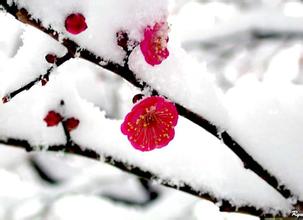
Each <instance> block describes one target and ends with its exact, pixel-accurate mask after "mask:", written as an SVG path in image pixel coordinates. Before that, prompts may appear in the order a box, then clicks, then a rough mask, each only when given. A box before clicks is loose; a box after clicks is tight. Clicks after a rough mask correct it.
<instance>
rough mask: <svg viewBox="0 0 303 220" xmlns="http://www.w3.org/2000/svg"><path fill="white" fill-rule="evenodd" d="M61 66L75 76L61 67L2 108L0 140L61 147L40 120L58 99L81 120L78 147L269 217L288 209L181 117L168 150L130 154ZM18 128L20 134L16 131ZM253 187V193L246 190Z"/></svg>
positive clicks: (116, 123)
mask: <svg viewBox="0 0 303 220" xmlns="http://www.w3.org/2000/svg"><path fill="white" fill-rule="evenodd" d="M65 65H73V66H74V70H73V71H71V72H72V73H75V72H76V71H77V69H78V67H77V66H78V65H79V64H77V63H76V62H70V63H67V64H64V65H63V66H62V68H61V67H59V68H58V70H57V71H58V73H56V74H55V75H54V76H52V77H51V78H50V82H49V83H48V84H47V86H46V87H40V86H39V87H38V86H37V87H35V88H33V89H31V90H30V91H29V92H25V93H22V94H20V95H19V96H18V97H16V98H15V99H13V100H11V102H9V103H7V104H5V105H3V107H2V108H1V112H0V121H1V123H0V126H1V127H0V131H1V133H0V135H1V136H3V137H13V138H16V139H25V138H26V139H27V140H29V142H30V143H31V144H33V145H36V146H40V145H52V144H60V143H61V144H64V143H65V139H64V136H63V131H62V127H61V126H58V127H52V128H47V127H46V125H45V123H44V122H43V120H42V119H43V116H44V115H45V114H46V112H47V111H48V110H49V109H53V108H56V107H58V103H59V101H60V100H61V99H63V100H64V102H65V105H64V107H63V109H62V114H64V115H66V116H68V117H76V118H78V119H79V120H80V125H79V127H78V128H77V129H76V130H75V131H73V132H72V134H71V135H72V139H73V140H74V141H75V142H76V143H78V144H79V145H80V146H82V147H83V148H88V149H93V150H95V151H96V152H99V153H100V154H101V155H112V156H114V157H115V158H116V159H117V160H120V161H123V162H126V163H128V164H130V165H134V166H139V167H141V168H142V169H143V170H146V171H150V172H153V173H155V174H156V175H158V176H159V177H160V178H161V179H163V180H170V181H171V182H172V183H174V184H177V185H179V184H181V185H182V183H186V184H189V185H190V186H192V187H193V189H196V190H200V191H202V192H205V191H206V192H210V194H211V195H214V196H216V197H218V198H220V199H228V200H230V201H231V202H232V203H233V204H234V205H237V206H241V205H254V206H256V207H258V208H262V209H264V210H266V211H269V212H271V211H273V210H272V209H271V208H273V209H276V210H284V211H286V210H287V209H288V208H289V204H288V202H287V201H286V200H284V199H283V198H282V197H281V196H280V195H279V194H278V193H277V192H275V191H274V190H273V189H272V188H271V187H269V186H268V185H267V184H265V183H264V182H263V181H262V180H260V179H259V178H258V177H257V176H256V175H255V174H253V173H252V172H250V171H247V170H245V169H244V168H243V165H242V163H241V162H240V160H239V159H238V158H237V157H236V156H235V155H234V154H233V153H232V152H231V151H230V150H228V148H226V147H225V146H224V145H223V144H222V143H221V142H220V141H218V140H217V139H216V138H215V137H213V136H212V135H210V134H208V133H207V132H205V131H204V130H203V129H201V128H200V127H198V126H197V125H195V124H193V123H191V122H189V121H187V120H186V119H183V118H180V120H179V125H178V126H177V128H176V137H175V139H174V140H173V141H172V142H171V143H170V145H169V146H168V147H166V148H164V149H161V150H157V151H153V152H150V153H146V154H142V153H141V152H138V151H136V150H134V149H133V148H132V147H131V145H130V144H129V142H128V141H127V139H126V138H125V137H124V136H123V135H122V133H121V132H120V125H121V123H122V121H120V120H110V119H106V118H105V116H104V113H103V112H100V110H99V109H98V108H97V107H95V106H93V105H92V103H89V102H87V101H85V100H83V99H81V98H80V96H79V95H78V94H77V92H76V90H75V89H74V87H73V85H72V81H69V84H67V83H64V82H67V81H68V79H69V78H70V74H71V72H69V73H67V74H64V73H63V72H60V70H61V69H65V67H64V66H65ZM70 68H71V67H70ZM80 71H81V69H80ZM74 80H75V79H74ZM80 80H81V78H80ZM63 88H64V89H63ZM59 91H60V92H59ZM54 94H55V95H54ZM29 103H30V105H29ZM22 105H24V106H27V107H26V108H27V111H28V112H24V111H21V110H20V106H22ZM17 106H18V107H17ZM24 108H25V107H24ZM21 109H23V108H22V107H21ZM25 114H26V117H24V116H25ZM9 115H14V117H9ZM37 118H38V119H40V120H37ZM17 124H18V127H19V129H15V127H16V125H17ZM29 126H30V127H31V129H28V127H29ZM209 167H212V169H209ZM197 168H198V169H197ZM252 188H254V190H250V191H248V190H247V189H252Z"/></svg>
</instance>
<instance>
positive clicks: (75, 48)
mask: <svg viewBox="0 0 303 220" xmlns="http://www.w3.org/2000/svg"><path fill="white" fill-rule="evenodd" d="M1 5H2V6H3V7H4V8H5V9H6V11H7V12H8V13H10V14H12V15H13V16H14V17H15V18H17V19H18V20H19V21H21V22H23V23H26V24H29V25H32V26H34V27H36V28H38V29H40V30H41V31H43V32H44V33H46V34H48V35H50V36H51V37H52V38H54V39H55V40H57V41H59V35H60V34H59V33H58V32H56V31H55V30H53V29H51V28H45V27H43V26H42V25H41V22H40V21H37V20H31V18H30V15H29V13H28V12H27V11H26V10H25V9H20V10H19V9H18V8H17V6H16V5H14V4H13V5H11V6H9V5H8V4H7V3H6V1H5V2H4V3H0V6H1ZM59 42H61V43H62V45H64V46H65V47H66V48H67V50H68V53H69V54H70V56H72V57H73V56H75V55H76V54H77V57H80V58H82V59H85V60H88V61H90V62H92V63H94V64H96V65H98V66H101V67H103V68H105V69H107V70H110V71H112V72H113V73H115V74H117V75H119V76H120V77H122V78H123V79H125V80H127V81H128V82H130V83H131V84H133V85H134V86H136V87H138V88H140V89H144V88H146V87H150V86H149V85H148V84H147V83H139V82H138V80H137V79H136V77H135V75H134V73H133V72H132V71H131V70H130V69H129V67H128V65H127V64H126V65H125V66H121V65H119V64H116V63H113V62H110V61H109V62H108V61H106V62H103V59H102V58H101V57H98V56H96V55H95V54H93V53H92V52H90V51H88V50H86V49H83V48H81V47H80V46H79V45H77V44H76V43H75V42H73V41H71V40H70V39H67V38H65V39H63V41H59ZM153 93H154V94H158V92H157V91H155V90H153ZM176 107H177V109H178V112H179V114H180V115H182V116H184V117H185V118H187V119H189V120H190V121H192V122H194V123H196V124H197V125H199V126H200V127H202V128H204V129H205V130H207V131H208V132H209V133H211V134H213V135H214V136H215V137H217V138H219V139H221V140H222V141H223V142H224V143H225V145H226V146H227V147H229V148H230V149H231V150H232V151H233V152H234V153H235V154H236V155H237V156H238V157H239V158H240V159H241V160H242V162H243V163H244V166H245V168H247V169H250V170H252V171H253V172H254V173H256V174H257V175H258V176H259V177H260V178H262V179H263V180H264V181H266V182H267V183H268V184H269V185H271V186H272V187H273V188H274V189H276V190H277V191H278V192H279V193H280V194H281V195H283V196H284V197H285V198H289V197H293V196H294V195H293V194H292V193H291V192H290V190H289V189H287V187H285V186H281V185H279V181H278V180H277V179H276V178H275V177H274V176H273V175H271V174H270V173H269V172H268V171H267V170H265V169H264V168H263V167H262V166H261V165H260V164H259V163H258V162H257V161H255V160H254V159H253V158H252V157H251V156H250V155H249V154H248V153H247V152H246V151H245V150H244V149H243V148H242V147H241V146H240V145H239V144H238V143H237V142H236V141H235V140H234V139H233V138H232V137H231V136H230V135H229V134H228V133H227V132H226V131H224V132H223V133H220V132H219V131H220V129H219V128H218V127H216V126H215V125H213V124H212V123H210V122H209V121H208V120H206V119H205V118H203V117H201V116H200V115H198V114H196V113H194V112H192V111H191V110H189V109H187V108H185V107H183V106H181V105H180V104H178V103H176ZM1 143H4V144H11V145H16V146H21V147H23V148H25V149H27V150H28V151H31V150H33V149H32V147H31V146H30V145H29V144H28V143H27V142H26V141H18V140H14V139H10V140H8V141H1ZM49 150H51V151H62V150H63V151H66V152H69V153H75V154H78V155H82V156H86V157H90V158H93V159H100V157H99V156H98V155H97V154H96V153H95V152H93V151H90V150H85V151H83V150H81V148H80V147H79V146H77V145H74V146H65V145H64V146H63V145H62V146H53V147H50V148H49ZM104 160H105V162H107V163H110V164H112V165H114V166H116V167H118V168H120V169H122V170H125V171H131V172H132V173H133V174H136V175H138V176H143V177H145V178H149V179H152V178H155V179H157V177H155V175H153V174H152V173H149V172H145V171H142V170H140V168H137V167H136V168H132V169H131V170H129V168H128V165H125V164H124V163H121V162H119V161H116V160H115V159H114V158H112V157H110V156H104ZM112 161H113V162H112ZM158 179H159V178H158ZM163 184H164V185H168V186H170V187H175V188H177V187H176V186H171V185H170V184H168V183H163ZM178 188H179V187H178ZM181 190H182V191H185V192H188V193H190V194H194V195H200V194H201V192H196V191H194V190H192V189H191V187H190V186H188V185H185V186H184V187H182V189H181ZM201 195H202V196H203V197H205V198H208V199H210V200H212V201H216V200H215V199H214V198H213V197H212V196H210V195H208V194H205V193H202V194H201ZM224 204H225V205H224V207H225V208H223V210H225V209H226V207H230V210H234V209H233V206H232V205H230V203H229V202H225V203H224ZM227 204H229V205H227ZM244 209H245V208H244ZM250 209H252V208H251V207H250V208H249V210H250ZM238 210H239V209H238ZM250 211H251V212H250V213H253V214H261V213H260V211H257V210H250Z"/></svg>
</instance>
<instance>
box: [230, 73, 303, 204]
mask: <svg viewBox="0 0 303 220" xmlns="http://www.w3.org/2000/svg"><path fill="white" fill-rule="evenodd" d="M302 98H303V87H302V86H295V85H293V84H291V83H289V82H282V83H281V82H279V83H269V82H267V83H266V82H264V83H260V82H258V81H257V80H253V79H252V78H250V77H247V78H243V79H242V80H240V81H239V82H238V85H237V86H236V87H234V88H233V89H231V90H230V91H229V92H228V93H227V94H226V102H227V108H228V109H229V117H230V120H231V121H232V123H230V125H229V126H230V127H229V129H228V130H229V132H230V133H231V135H232V136H233V137H235V138H236V139H237V140H238V141H239V143H240V144H242V146H243V147H244V148H245V150H247V152H248V153H250V154H251V155H253V156H254V158H256V160H257V161H259V162H260V163H261V164H262V165H263V166H264V167H265V168H267V169H268V170H269V171H270V172H271V173H273V174H274V175H275V176H277V177H278V178H279V180H280V182H281V184H285V185H286V186H288V187H289V188H290V189H291V190H292V191H293V192H294V193H295V194H296V195H298V196H299V198H300V199H302V198H303V194H302V193H303V188H302V184H300V183H302V181H303V179H302V177H303V176H302V175H300V174H301V173H302V172H303V162H302V160H301V158H302V156H303V151H302V143H303V138H302V135H301V131H302V129H303V119H302V114H301V112H302V108H303V102H302ZM269 155H270V156H269ZM282 161H283V162H282Z"/></svg>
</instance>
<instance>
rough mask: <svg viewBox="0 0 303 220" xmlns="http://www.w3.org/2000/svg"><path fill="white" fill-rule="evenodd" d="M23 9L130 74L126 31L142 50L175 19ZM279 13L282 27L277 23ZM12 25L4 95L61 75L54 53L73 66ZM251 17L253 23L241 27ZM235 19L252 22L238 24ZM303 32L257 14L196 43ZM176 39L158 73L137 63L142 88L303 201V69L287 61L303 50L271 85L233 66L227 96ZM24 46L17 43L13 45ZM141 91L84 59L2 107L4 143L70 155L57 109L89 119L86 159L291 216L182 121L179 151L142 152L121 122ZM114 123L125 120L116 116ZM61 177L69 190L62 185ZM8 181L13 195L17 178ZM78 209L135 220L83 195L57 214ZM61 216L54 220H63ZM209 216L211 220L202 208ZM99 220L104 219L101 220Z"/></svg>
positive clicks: (6, 38)
mask: <svg viewBox="0 0 303 220" xmlns="http://www.w3.org/2000/svg"><path fill="white" fill-rule="evenodd" d="M14 2H16V3H17V4H18V6H19V7H20V8H21V7H24V8H26V9H27V10H29V11H30V12H31V14H32V15H33V18H35V19H41V21H42V24H43V25H44V26H45V27H48V26H51V27H52V28H54V29H55V30H58V31H59V32H60V34H61V37H69V38H70V39H72V40H74V41H75V42H77V43H78V44H79V45H81V47H82V48H86V49H88V50H90V51H92V52H94V53H95V54H97V55H99V56H101V57H103V58H104V59H105V60H111V61H114V62H116V63H119V64H123V59H124V56H125V54H124V52H123V50H122V49H121V48H119V47H118V46H117V44H116V32H118V31H120V30H126V31H128V33H129V36H130V37H131V38H132V39H135V40H138V41H140V40H141V38H142V30H143V29H144V28H145V27H146V26H147V25H152V24H154V23H155V22H156V21H159V20H162V19H166V17H167V16H168V11H167V4H168V3H167V1H160V0H159V1H151V0H148V1H147V0H145V1H139V0H129V1H127V2H125V1H123V0H104V1H97V0H95V1H89V2H87V1H76V2H75V1H72V0H67V1H64V2H62V1H59V0H53V1H52V2H51V3H50V2H49V1H47V0H15V1H14ZM195 4H197V3H194V4H193V5H189V6H188V7H194V6H195ZM221 6H222V5H221ZM221 6H220V7H221ZM229 9H230V11H227V13H226V16H227V17H229V18H230V15H231V14H232V13H237V12H236V11H233V10H235V9H234V8H229ZM187 10H189V9H187ZM189 11H190V10H189ZM73 12H80V13H82V14H84V15H85V17H86V20H87V23H88V29H87V31H85V32H83V33H81V34H80V35H75V36H74V35H70V34H68V33H67V32H66V31H65V29H64V20H65V18H66V16H68V15H69V14H70V13H73ZM130 12H131V13H130ZM187 13H188V12H187ZM185 14H186V11H185ZM269 14H270V18H271V19H265V18H267V17H268V16H269ZM0 16H1V17H0V22H1V23H0V24H1V26H2V25H3V26H4V27H6V28H7V31H6V32H5V34H4V35H2V34H1V36H0V48H1V53H0V61H1V66H0V95H1V96H3V95H5V94H6V93H7V92H10V91H12V90H14V89H17V88H20V87H21V86H23V85H25V84H26V83H27V82H29V81H31V80H32V79H34V78H36V77H37V76H39V75H40V74H43V73H45V71H46V69H47V68H49V64H47V63H46V61H45V59H44V57H45V55H46V54H47V53H50V52H52V53H56V54H58V55H59V56H62V55H64V54H65V52H66V50H65V49H64V48H63V47H62V46H60V44H59V43H57V42H56V41H54V40H52V39H51V38H50V37H49V36H45V35H43V34H41V33H40V32H39V31H37V30H33V28H30V27H24V26H20V24H18V23H14V22H13V21H12V18H9V17H8V15H3V14H0ZM182 16H184V15H182ZM223 17H224V16H223ZM223 17H222V19H223ZM240 17H241V18H243V19H239V18H240ZM224 19H225V18H224ZM224 19H223V20H224ZM109 20H110V21H111V22H108V21H109ZM235 20H240V22H238V23H237V24H236V25H235V24H234V22H235ZM6 21H7V22H6ZM301 22H302V21H301V19H299V18H292V17H287V16H284V15H283V13H282V12H277V11H272V10H269V9H266V10H264V11H263V10H256V11H253V12H252V13H248V14H246V15H245V16H244V17H243V16H242V15H239V17H237V16H236V18H234V20H232V22H230V23H229V22H227V23H224V24H220V25H217V26H216V27H215V28H213V31H211V32H207V33H205V32H202V31H200V32H201V33H202V36H201V35H192V36H194V37H195V39H190V40H196V39H198V40H202V41H205V42H207V41H208V40H213V39H214V37H216V38H215V39H219V38H220V37H222V36H226V35H229V34H234V33H237V32H243V31H247V30H251V29H254V28H258V29H260V30H267V29H268V28H271V29H270V30H273V31H282V32H283V31H285V30H288V31H291V32H297V31H300V28H298V27H300V26H301V25H300V23H301ZM10 24H12V25H10ZM174 36H175V34H172V37H171V38H170V41H169V48H168V49H169V50H170V56H169V58H168V59H167V60H165V61H164V62H163V63H162V64H161V65H159V66H156V67H152V66H150V65H148V64H147V63H146V62H145V61H144V58H143V56H142V53H141V51H140V50H139V48H136V49H135V50H134V51H133V52H132V54H131V55H130V57H129V66H130V69H131V70H132V71H133V72H134V73H135V75H136V77H137V78H138V80H140V81H141V80H142V81H144V82H147V83H148V84H149V85H151V86H152V87H153V88H154V89H156V90H157V91H158V92H159V93H160V94H162V95H164V96H166V97H168V98H169V99H171V100H172V101H174V102H177V103H179V104H181V105H182V106H184V107H186V108H188V109H191V110H192V111H193V112H195V113H197V114H199V115H201V116H202V117H205V118H206V119H208V120H209V121H210V122H212V123H214V124H216V125H219V126H220V127H221V128H223V129H227V131H228V132H229V133H230V134H231V136H232V137H234V138H235V139H236V140H237V141H238V142H239V143H240V144H241V146H243V148H244V149H245V150H246V151H247V152H248V153H249V154H250V155H252V156H253V158H255V159H256V160H257V161H258V162H259V163H260V164H261V165H262V166H264V168H266V169H268V170H269V171H270V173H272V174H273V175H274V176H276V177H278V180H279V182H280V184H285V185H286V186H287V187H288V188H290V189H291V191H292V192H293V193H294V194H295V195H297V196H298V197H299V199H301V200H302V199H303V186H302V184H301V183H302V182H303V176H302V175H301V174H302V171H303V164H302V163H303V162H302V156H303V150H302V146H301V145H302V143H303V138H302V135H301V131H302V128H303V120H302V116H301V112H302V107H303V103H302V100H303V99H302V98H303V97H302V96H303V90H302V86H301V85H295V84H293V83H292V80H294V78H295V77H296V76H297V74H298V73H297V72H299V70H298V67H297V68H296V67H295V63H296V62H295V61H293V60H292V61H289V62H283V61H284V59H285V57H288V56H291V55H293V54H296V57H297V56H299V53H300V50H301V47H300V46H295V47H293V48H292V47H290V48H289V49H287V50H285V51H283V52H282V53H280V54H278V55H277V56H275V57H274V59H273V61H272V62H271V64H270V65H269V68H268V69H267V71H266V72H265V73H264V74H265V75H264V81H260V79H259V78H258V77H256V76H255V75H253V74H246V75H243V76H242V75H241V74H239V75H238V74H237V72H236V69H233V68H235V65H231V66H230V68H229V69H228V68H227V69H228V70H229V76H230V77H229V79H230V81H231V82H232V83H234V87H233V88H231V89H229V90H227V91H226V93H224V92H223V91H222V90H221V89H220V88H219V86H218V85H217V82H216V80H215V78H214V77H213V75H211V73H209V70H208V69H207V68H206V65H204V64H203V63H199V62H198V61H197V60H195V59H194V58H193V57H192V56H191V55H189V54H187V53H186V52H185V51H184V50H183V49H181V48H180V45H179V43H178V40H180V39H174ZM183 37H184V38H187V37H188V36H187V35H184V36H183ZM217 37H218V38H217ZM15 40H16V41H17V42H16V43H15V44H14V43H12V41H15ZM181 40H184V39H181ZM8 42H10V43H8ZM240 55H242V54H240ZM16 64H18V65H16ZM286 64H287V65H286ZM283 66H284V68H283ZM232 67H233V68H232ZM288 67H291V68H288ZM287 71H289V72H290V73H287ZM276 72H277V74H276ZM117 87H119V88H117ZM136 92H137V91H136V90H131V89H129V88H128V87H127V86H126V84H124V83H122V82H121V80H120V81H119V80H118V79H117V78H115V77H112V76H111V74H110V73H109V72H105V71H104V70H102V69H100V68H97V67H94V66H92V64H88V63H87V62H84V61H82V60H79V59H73V60H71V61H68V62H67V63H65V64H64V65H62V66H60V67H59V68H58V69H55V70H54V72H53V73H52V75H51V77H50V82H49V83H48V84H47V86H45V87H41V86H40V85H37V86H35V87H33V88H32V89H31V90H30V91H26V92H23V93H22V94H20V95H18V96H16V97H15V98H14V99H13V100H11V101H10V102H9V103H6V104H0V138H1V140H6V139H8V138H15V139H20V140H27V141H28V142H29V143H30V144H31V145H33V146H36V147H39V146H46V147H47V146H50V145H57V144H64V143H65V141H66V138H65V136H64V132H63V128H62V126H61V125H59V126H57V127H52V128H48V127H46V125H45V123H44V122H43V118H44V116H45V115H46V114H47V112H48V111H50V110H56V111H58V112H60V113H61V114H62V115H64V116H65V117H76V118H78V119H79V120H80V124H79V127H78V128H77V129H76V130H74V131H73V132H72V134H71V136H72V139H73V140H74V141H75V142H76V143H77V144H79V145H80V146H81V147H83V149H84V148H85V149H86V148H87V149H93V150H95V151H96V152H98V153H99V154H100V155H101V156H102V155H104V156H112V157H114V158H115V159H117V160H119V161H122V162H125V163H127V164H129V165H132V166H138V167H140V168H141V169H143V170H145V171H149V172H152V173H154V174H155V175H157V176H158V177H159V178H160V180H159V182H161V181H169V182H170V183H172V184H176V185H177V186H182V184H184V183H186V184H188V185H190V186H191V187H192V188H193V189H194V190H198V191H201V192H208V193H210V194H211V195H212V196H215V197H217V198H219V199H227V200H229V201H230V202H231V203H232V204H233V205H235V206H243V205H253V206H255V207H256V208H260V209H262V210H264V211H266V212H271V213H274V212H275V211H277V210H282V211H285V212H286V211H288V210H290V208H291V207H290V201H288V200H286V199H284V198H283V197H282V196H281V195H280V194H278V192H276V191H275V190H274V189H273V188H271V187H270V186H269V185H268V184H266V183H265V182H264V181H263V180H261V179H260V178H259V177H258V176H256V175H255V174H254V173H252V172H251V171H249V170H246V169H244V167H243V164H242V162H241V161H240V160H239V158H237V157H236V156H235V154H233V153H232V152H231V151H230V150H229V149H228V148H227V147H226V146H225V145H224V144H223V143H221V142H220V141H219V140H217V139H216V138H215V137H213V136H212V135H210V134H209V133H207V132H206V131H205V130H203V129H201V128H200V127H198V126H197V125H195V124H193V123H191V122H189V121H188V120H187V119H184V118H182V117H181V118H180V120H179V123H178V126H177V127H176V136H175V139H174V140H173V141H172V142H171V143H170V144H169V146H167V147H165V148H163V149H161V150H155V151H152V152H149V153H141V152H138V151H136V150H134V149H133V148H132V147H131V145H130V144H129V142H128V141H127V139H126V138H125V136H123V135H122V134H121V132H120V125H121V123H122V120H114V119H110V118H121V117H123V115H125V113H126V112H127V111H129V109H130V107H131V98H132V96H133V95H134V94H135V93H136ZM121 93H122V94H123V95H122V96H121ZM119 94H120V95H119ZM117 96H119V98H118V100H119V101H118V102H119V103H122V104H121V106H119V107H118V106H117V105H116V104H115V103H113V102H112V101H111V100H112V99H116V97H117ZM61 100H64V103H65V105H64V106H60V104H59V103H60V101H61ZM117 109H119V110H117ZM109 112H116V113H115V115H111V114H110V113H109ZM16 128H17V129H16ZM1 175H2V174H1V173H0V176H1ZM58 178H60V179H64V177H63V176H60V175H58ZM7 181H8V184H6V185H7V186H8V185H10V182H9V181H10V179H8V180H7ZM14 181H15V182H16V180H14ZM84 182H85V181H84ZM80 183H81V182H80ZM82 183H83V182H82ZM76 185H77V184H76ZM80 185H81V184H80ZM129 185H130V188H131V187H134V188H136V186H135V184H133V183H132V182H130V183H129ZM71 192H73V191H71ZM138 197H142V196H141V195H139V196H138ZM69 199H71V200H72V199H73V201H75V204H76V205H75V207H77V206H79V207H81V206H83V203H82V202H83V201H84V203H86V202H87V204H93V205H89V207H88V209H89V210H90V208H91V209H93V210H95V209H96V210H98V209H101V207H102V209H105V210H107V211H110V212H111V213H115V211H116V210H119V211H117V213H116V214H117V216H120V215H122V216H123V215H125V216H126V214H125V213H126V211H125V210H124V209H123V208H121V207H120V208H119V207H116V206H113V205H112V204H111V203H109V202H108V201H103V200H102V201H99V200H98V201H97V200H96V199H95V198H83V197H82V196H80V197H79V203H77V202H78V201H77V198H64V199H62V200H61V201H60V202H59V203H58V204H59V205H58V204H56V205H55V207H56V210H57V211H56V212H58V213H60V214H58V215H60V216H64V214H62V212H64V211H63V210H64V209H65V207H66V205H67V204H68V203H69V202H70V200H69ZM91 200H92V201H91ZM33 203H35V201H33ZM62 207H63V208H62ZM77 211H78V212H77V213H74V214H75V215H76V214H78V216H81V215H84V213H86V211H83V212H82V210H80V208H79V209H77ZM208 211H209V213H204V214H205V215H209V216H215V217H212V218H218V219H228V218H229V217H228V216H225V215H223V214H222V213H220V214H218V209H217V208H215V207H213V208H210V209H208ZM56 212H55V214H54V216H53V217H52V219H56V218H58V219H61V217H58V216H57V214H56ZM93 212H94V211H92V213H93ZM197 213H198V214H197V215H200V214H199V208H197ZM86 214H87V213H86ZM66 215H67V216H66V217H65V218H66V219H69V218H72V216H70V215H73V213H67V214H66ZM127 215H130V216H131V217H130V219H135V218H136V217H138V216H140V214H139V213H138V211H136V210H134V211H130V212H128V214H127ZM202 216H203V215H202ZM96 217H97V215H94V217H92V219H93V218H96ZM63 218H64V217H63ZM85 218H87V215H85ZM117 218H118V217H117ZM198 218H203V217H198ZM239 218H242V216H240V217H239ZM233 219H234V218H233ZM252 219H253V217H252Z"/></svg>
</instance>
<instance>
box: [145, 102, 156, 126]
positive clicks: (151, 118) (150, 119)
mask: <svg viewBox="0 0 303 220" xmlns="http://www.w3.org/2000/svg"><path fill="white" fill-rule="evenodd" d="M155 112H156V107H155V106H151V107H150V108H149V109H148V108H147V109H146V114H145V115H143V118H142V119H143V122H144V123H143V126H144V127H149V126H151V125H152V124H154V123H156V121H157V119H156V114H155Z"/></svg>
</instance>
